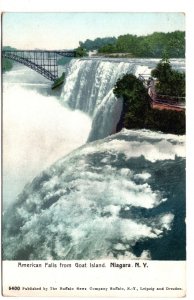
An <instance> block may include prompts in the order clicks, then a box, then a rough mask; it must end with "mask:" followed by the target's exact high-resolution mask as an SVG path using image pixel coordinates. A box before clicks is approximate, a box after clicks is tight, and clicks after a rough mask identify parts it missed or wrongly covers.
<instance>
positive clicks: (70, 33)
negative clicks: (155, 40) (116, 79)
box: [2, 12, 185, 50]
mask: <svg viewBox="0 0 194 300" xmlns="http://www.w3.org/2000/svg"><path fill="white" fill-rule="evenodd" d="M2 25H3V45H4V46H12V47H15V48H17V49H35V48H38V49H51V50H52V49H73V48H76V47H78V46H79V41H85V40H86V39H95V38H97V37H108V36H115V37H118V36H119V35H122V34H127V33H129V34H136V35H147V34H150V33H153V32H155V31H160V32H161V31H162V32H172V31H175V30H181V31H184V30H185V15H184V14H183V13H178V12H176V13H172V12H171V13H167V12H157V13H154V12H152V13H148V12H147V13H140V12H139V13H117V12H116V13H111V12H108V13H101V12H99V13H97V12H94V13H81V12H77V13H76V12H73V13H48V12H47V13H30V12H28V13H16V12H14V13H11V12H10V13H4V14H3V22H2Z"/></svg>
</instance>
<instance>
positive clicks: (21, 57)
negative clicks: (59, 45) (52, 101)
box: [2, 50, 75, 81]
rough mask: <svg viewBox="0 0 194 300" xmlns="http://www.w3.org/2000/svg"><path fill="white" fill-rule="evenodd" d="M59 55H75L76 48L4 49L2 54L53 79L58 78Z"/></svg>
mask: <svg viewBox="0 0 194 300" xmlns="http://www.w3.org/2000/svg"><path fill="white" fill-rule="evenodd" d="M58 55H61V56H64V57H75V51H74V50H52V51H47V50H10V51H9V50H3V51H2V56H3V57H4V58H8V59H11V60H14V61H16V62H19V63H21V64H23V65H25V66H27V67H28V68H30V69H32V70H34V71H36V72H38V73H40V74H41V75H42V76H44V77H46V78H47V79H49V80H51V81H55V80H56V79H57V78H58V64H57V60H58Z"/></svg>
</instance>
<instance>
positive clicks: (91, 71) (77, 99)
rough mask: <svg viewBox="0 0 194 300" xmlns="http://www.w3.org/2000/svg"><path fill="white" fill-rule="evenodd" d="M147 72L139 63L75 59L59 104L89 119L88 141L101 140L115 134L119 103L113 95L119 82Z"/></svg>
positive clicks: (118, 116)
mask: <svg viewBox="0 0 194 300" xmlns="http://www.w3.org/2000/svg"><path fill="white" fill-rule="evenodd" d="M149 63H150V62H149ZM150 71H151V69H149V66H147V65H145V64H143V62H142V60H141V59H140V60H127V61H121V60H119V59H116V60H114V61H113V60H110V59H109V60H108V59H101V60H98V59H74V60H72V61H71V62H70V64H69V66H68V68H67V70H66V81H65V84H64V89H63V92H62V95H61V101H63V102H65V103H67V104H68V105H69V106H70V107H71V108H73V109H79V110H81V111H83V112H85V113H87V114H88V115H89V116H91V117H92V119H93V122H92V128H91V132H90V134H89V138H88V141H93V140H96V139H101V138H104V137H106V136H108V135H110V134H112V133H115V131H116V125H117V123H118V121H119V118H120V114H121V111H122V100H121V99H117V98H116V97H115V96H114V93H113V87H114V85H115V83H116V81H117V80H118V78H121V77H122V76H123V75H124V74H126V73H133V74H134V75H136V76H138V74H139V73H143V72H146V73H148V72H150Z"/></svg>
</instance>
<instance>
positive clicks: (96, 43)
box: [79, 37, 116, 51]
mask: <svg viewBox="0 0 194 300" xmlns="http://www.w3.org/2000/svg"><path fill="white" fill-rule="evenodd" d="M115 41H116V38H115V37H105V38H96V39H95V40H93V41H92V40H90V39H87V40H86V41H85V42H79V45H80V47H82V48H84V49H86V50H87V51H92V50H97V49H99V48H101V47H103V46H107V45H112V44H114V43H115Z"/></svg>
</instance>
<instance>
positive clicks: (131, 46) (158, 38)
mask: <svg viewBox="0 0 194 300" xmlns="http://www.w3.org/2000/svg"><path fill="white" fill-rule="evenodd" d="M102 40H103V45H101V46H99V45H100V43H99V44H98V43H96V42H95V41H96V40H94V41H91V40H86V42H85V43H82V45H84V47H85V48H86V49H88V50H93V49H98V52H99V53H130V54H131V56H132V57H153V58H158V57H162V54H163V53H164V52H165V51H166V52H167V53H168V55H169V57H173V58H177V57H179V58H180V57H185V32H183V31H174V32H168V33H164V32H154V33H153V34H150V35H147V36H136V35H132V34H126V35H120V36H119V37H118V38H117V39H116V38H111V40H109V41H106V39H102ZM92 43H93V45H95V46H94V47H92V46H91V45H92Z"/></svg>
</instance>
